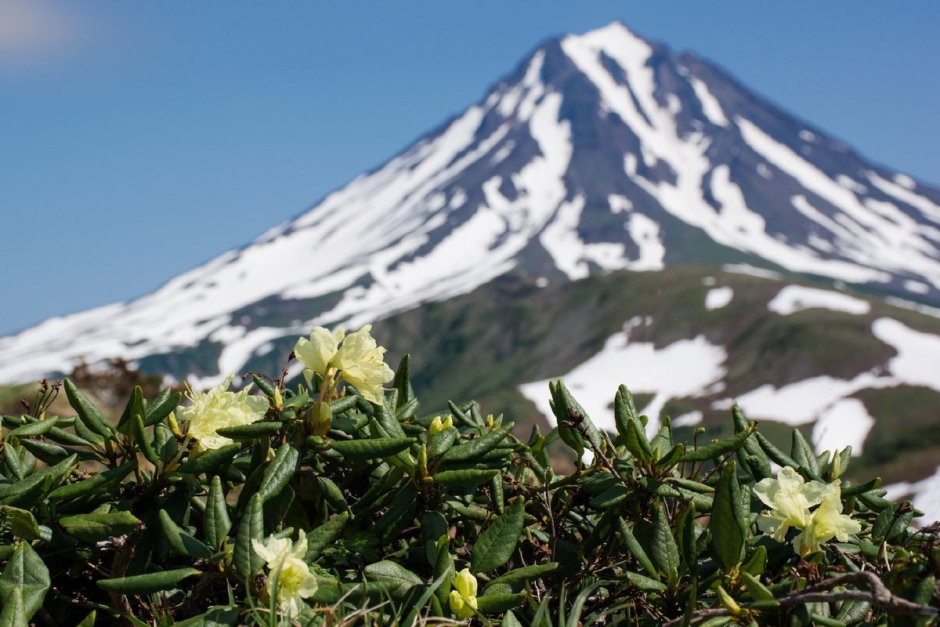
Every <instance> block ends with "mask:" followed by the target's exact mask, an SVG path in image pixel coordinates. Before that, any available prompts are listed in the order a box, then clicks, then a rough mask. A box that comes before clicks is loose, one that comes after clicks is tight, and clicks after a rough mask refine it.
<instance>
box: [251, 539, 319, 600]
mask: <svg viewBox="0 0 940 627" xmlns="http://www.w3.org/2000/svg"><path fill="white" fill-rule="evenodd" d="M251 546H252V548H253V549H254V551H255V553H257V554H258V555H259V556H261V558H262V559H263V560H264V561H265V562H266V564H267V568H268V580H267V584H266V589H267V591H268V595H269V596H270V597H271V598H272V599H275V600H276V602H277V606H278V609H279V610H280V611H281V612H283V613H285V614H287V615H288V616H298V615H299V614H300V612H301V611H302V610H303V608H304V607H305V603H304V599H305V598H307V597H310V596H313V595H314V593H316V591H317V578H316V576H315V575H314V574H313V573H311V572H310V569H309V568H308V567H307V563H306V562H304V556H305V555H306V554H307V537H306V536H305V535H304V532H303V531H301V532H300V537H299V538H298V539H297V541H296V542H291V541H290V539H288V538H277V537H275V536H273V535H271V536H268V539H267V540H265V542H264V544H262V543H261V542H258V541H257V540H252V541H251Z"/></svg>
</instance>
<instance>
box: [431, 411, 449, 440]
mask: <svg viewBox="0 0 940 627" xmlns="http://www.w3.org/2000/svg"><path fill="white" fill-rule="evenodd" d="M453 426H454V418H453V416H448V417H447V418H446V419H445V420H444V421H443V422H442V421H441V417H440V416H435V417H434V420H432V421H431V426H430V427H428V433H429V434H430V435H431V436H435V435H437V434H438V433H440V432H441V431H444V430H445V429H450V428H451V427H453Z"/></svg>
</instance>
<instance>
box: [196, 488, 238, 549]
mask: <svg viewBox="0 0 940 627" xmlns="http://www.w3.org/2000/svg"><path fill="white" fill-rule="evenodd" d="M203 522H204V532H205V534H206V540H208V541H209V545H210V546H212V547H213V548H216V549H217V548H219V547H221V546H222V542H223V541H224V540H225V538H226V537H227V536H228V532H229V531H230V530H231V529H232V520H231V518H229V515H228V505H227V504H226V502H225V493H224V492H223V491H222V480H221V479H220V478H219V477H218V475H213V477H212V481H211V482H210V483H209V494H208V496H207V497H206V512H205V517H204V520H203Z"/></svg>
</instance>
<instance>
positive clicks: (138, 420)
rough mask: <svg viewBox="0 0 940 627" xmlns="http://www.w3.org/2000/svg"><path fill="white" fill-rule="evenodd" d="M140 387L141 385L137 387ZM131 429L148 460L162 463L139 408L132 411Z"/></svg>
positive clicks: (157, 463)
mask: <svg viewBox="0 0 940 627" xmlns="http://www.w3.org/2000/svg"><path fill="white" fill-rule="evenodd" d="M137 389H138V390H139V389H140V388H139V387H138V388H137ZM130 423H131V430H132V431H133V433H134V440H136V442H137V445H138V447H139V448H140V452H141V453H143V454H144V457H145V458H146V459H147V461H148V462H150V463H151V464H153V465H154V466H157V465H159V464H160V456H159V455H157V452H156V451H155V450H153V445H152V444H151V442H150V437H149V436H148V435H147V432H146V431H145V427H144V417H143V415H142V414H141V413H138V411H137V409H134V410H133V412H132V413H131V418H130Z"/></svg>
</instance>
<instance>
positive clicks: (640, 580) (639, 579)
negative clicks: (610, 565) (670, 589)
mask: <svg viewBox="0 0 940 627" xmlns="http://www.w3.org/2000/svg"><path fill="white" fill-rule="evenodd" d="M624 576H625V577H626V578H627V581H629V582H630V583H632V584H633V585H634V586H636V587H637V588H639V589H640V590H651V591H656V592H661V591H663V590H665V589H666V584H664V583H662V582H661V581H656V580H655V579H650V578H649V577H647V576H646V575H641V574H640V573H632V572H630V571H626V572H625V573H624Z"/></svg>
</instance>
